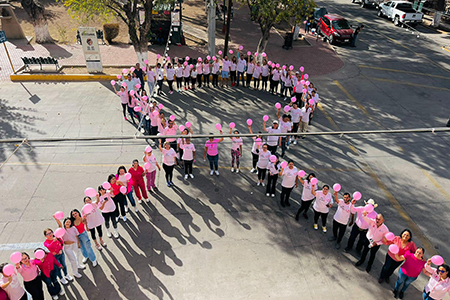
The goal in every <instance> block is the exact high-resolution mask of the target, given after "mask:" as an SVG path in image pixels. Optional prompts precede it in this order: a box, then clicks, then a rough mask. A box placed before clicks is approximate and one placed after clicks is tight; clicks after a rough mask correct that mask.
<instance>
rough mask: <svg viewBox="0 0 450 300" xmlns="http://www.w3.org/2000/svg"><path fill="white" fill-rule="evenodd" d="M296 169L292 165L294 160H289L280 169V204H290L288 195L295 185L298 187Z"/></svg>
mask: <svg viewBox="0 0 450 300" xmlns="http://www.w3.org/2000/svg"><path fill="white" fill-rule="evenodd" d="M297 173H298V170H297V168H296V167H294V161H292V160H289V162H288V166H287V167H286V168H284V169H281V171H280V174H279V175H280V176H283V181H282V182H281V195H280V202H281V206H283V207H284V206H291V204H290V203H289V196H290V195H291V192H292V190H293V189H294V186H295V187H298V174H297Z"/></svg>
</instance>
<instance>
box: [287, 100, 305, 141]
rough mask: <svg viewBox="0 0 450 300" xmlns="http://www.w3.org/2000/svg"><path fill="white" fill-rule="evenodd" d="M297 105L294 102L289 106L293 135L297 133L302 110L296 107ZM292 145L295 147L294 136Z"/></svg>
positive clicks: (295, 137) (295, 138) (295, 139)
mask: <svg viewBox="0 0 450 300" xmlns="http://www.w3.org/2000/svg"><path fill="white" fill-rule="evenodd" d="M297 103H298V102H294V103H292V104H291V105H292V109H291V111H290V113H291V118H292V131H291V132H293V133H297V132H298V128H299V124H300V119H301V116H302V110H301V109H300V108H299V107H298V105H297ZM291 140H292V139H291ZM294 145H297V136H294Z"/></svg>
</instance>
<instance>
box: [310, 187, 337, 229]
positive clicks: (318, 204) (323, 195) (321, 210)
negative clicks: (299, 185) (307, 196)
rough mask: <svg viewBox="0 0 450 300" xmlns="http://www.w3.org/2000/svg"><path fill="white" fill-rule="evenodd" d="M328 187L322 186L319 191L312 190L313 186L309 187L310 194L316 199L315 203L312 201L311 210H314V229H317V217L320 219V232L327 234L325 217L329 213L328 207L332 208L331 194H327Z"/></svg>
mask: <svg viewBox="0 0 450 300" xmlns="http://www.w3.org/2000/svg"><path fill="white" fill-rule="evenodd" d="M329 190H330V187H329V186H328V185H326V184H325V185H324V186H323V187H322V190H321V191H316V190H315V188H314V184H313V185H311V193H312V194H313V195H314V197H316V201H314V205H313V210H314V229H316V230H317V229H319V226H318V225H317V221H319V217H321V218H322V231H323V232H327V217H328V212H329V211H330V207H332V206H333V198H332V196H331V193H330V192H329Z"/></svg>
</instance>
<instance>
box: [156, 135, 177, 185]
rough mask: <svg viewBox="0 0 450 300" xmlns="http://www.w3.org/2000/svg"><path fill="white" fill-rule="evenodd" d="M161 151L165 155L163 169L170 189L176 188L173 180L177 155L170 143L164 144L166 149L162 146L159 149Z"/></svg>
mask: <svg viewBox="0 0 450 300" xmlns="http://www.w3.org/2000/svg"><path fill="white" fill-rule="evenodd" d="M159 150H160V151H161V152H162V154H163V169H164V172H165V173H166V182H167V186H168V187H172V186H174V184H173V182H172V179H173V168H174V167H175V165H176V163H177V153H176V152H175V150H174V149H173V148H171V147H170V144H169V142H167V141H166V142H164V148H162V147H161V146H160V147H159Z"/></svg>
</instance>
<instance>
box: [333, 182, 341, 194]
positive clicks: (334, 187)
mask: <svg viewBox="0 0 450 300" xmlns="http://www.w3.org/2000/svg"><path fill="white" fill-rule="evenodd" d="M333 190H334V191H335V192H339V191H340V190H341V185H340V184H339V183H335V184H334V185H333Z"/></svg>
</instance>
